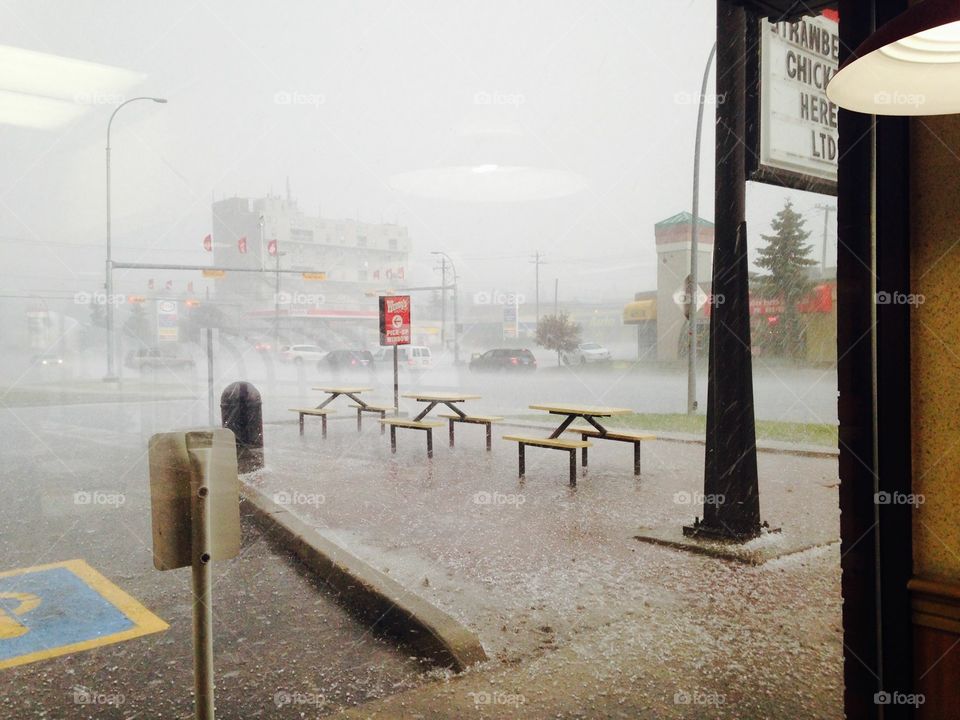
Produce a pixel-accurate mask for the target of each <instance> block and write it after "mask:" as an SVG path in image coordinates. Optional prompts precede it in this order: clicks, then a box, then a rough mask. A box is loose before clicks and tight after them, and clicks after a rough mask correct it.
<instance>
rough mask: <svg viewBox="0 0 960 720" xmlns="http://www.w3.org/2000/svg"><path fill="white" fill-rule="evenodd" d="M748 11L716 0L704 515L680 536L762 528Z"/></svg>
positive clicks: (736, 535) (744, 536) (730, 536)
mask: <svg viewBox="0 0 960 720" xmlns="http://www.w3.org/2000/svg"><path fill="white" fill-rule="evenodd" d="M746 32H747V15H746V11H745V10H744V8H743V7H741V6H739V5H736V4H735V3H734V1H733V0H717V41H718V43H717V81H716V82H717V95H718V97H719V96H722V97H723V99H724V100H723V102H722V103H720V104H718V105H717V137H716V159H717V170H716V179H715V180H716V181H715V186H716V187H715V189H714V197H715V202H714V207H715V208H716V226H715V227H716V232H715V240H714V250H713V288H712V290H713V293H714V294H715V295H716V296H717V298H718V299H719V298H720V297H721V296H722V297H723V302H722V303H719V302H718V303H716V304H714V306H713V308H712V310H711V318H710V363H709V372H708V376H707V432H706V448H705V452H704V479H703V494H704V496H706V497H714V498H721V497H722V498H723V500H722V502H719V503H704V506H703V520H702V521H700V520H699V519H697V518H695V519H694V522H693V524H691V525H688V526H686V527H684V528H683V532H684V534H685V535H694V536H697V537H710V538H715V539H724V540H735V541H741V542H742V541H745V540H749V539H750V538H753V537H756V536H758V535H759V534H760V532H761V522H760V499H759V483H758V481H757V438H756V426H755V418H754V409H753V358H752V355H751V351H750V300H749V279H750V272H749V270H750V267H749V261H748V257H747V223H746V219H745V217H746V179H747V178H746V158H745V156H744V152H743V137H744V136H745V123H746V115H747V112H746V104H747V94H746V93H747V90H746V86H747V84H746V63H747V58H748V53H747V47H746Z"/></svg>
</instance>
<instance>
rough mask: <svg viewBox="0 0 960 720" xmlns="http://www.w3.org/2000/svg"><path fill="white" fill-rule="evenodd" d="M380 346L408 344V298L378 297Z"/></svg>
mask: <svg viewBox="0 0 960 720" xmlns="http://www.w3.org/2000/svg"><path fill="white" fill-rule="evenodd" d="M380 344H381V345H384V346H387V345H409V344H410V296H409V295H381V296H380Z"/></svg>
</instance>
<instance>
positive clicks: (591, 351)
mask: <svg viewBox="0 0 960 720" xmlns="http://www.w3.org/2000/svg"><path fill="white" fill-rule="evenodd" d="M560 357H561V358H562V359H563V362H564V363H565V364H566V365H587V364H588V363H598V362H608V361H609V360H610V351H609V350H607V349H606V348H605V347H604V346H603V345H599V344H597V343H593V342H586V343H580V344H579V345H577V347H575V348H574V349H573V350H570V351H569V352H565V353H561V354H560Z"/></svg>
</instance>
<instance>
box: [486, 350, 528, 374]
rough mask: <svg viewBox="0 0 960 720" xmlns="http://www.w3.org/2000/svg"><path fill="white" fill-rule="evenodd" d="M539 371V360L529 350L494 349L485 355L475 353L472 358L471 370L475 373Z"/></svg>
mask: <svg viewBox="0 0 960 720" xmlns="http://www.w3.org/2000/svg"><path fill="white" fill-rule="evenodd" d="M536 369H537V359H536V358H535V357H534V356H533V353H532V352H530V351H529V350H527V349H523V350H517V349H516V348H494V349H493V350H487V351H486V352H485V353H482V354H480V353H474V355H473V357H472V358H470V370H471V371H473V372H483V371H488V372H494V371H499V372H508V371H512V370H518V371H526V372H530V371H532V370H536Z"/></svg>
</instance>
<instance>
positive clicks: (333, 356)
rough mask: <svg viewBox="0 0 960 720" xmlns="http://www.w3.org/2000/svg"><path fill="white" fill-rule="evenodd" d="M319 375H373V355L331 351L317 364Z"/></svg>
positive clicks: (355, 351)
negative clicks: (350, 373) (351, 373)
mask: <svg viewBox="0 0 960 720" xmlns="http://www.w3.org/2000/svg"><path fill="white" fill-rule="evenodd" d="M317 370H319V371H320V372H321V373H329V372H333V373H334V374H340V373H343V372H356V373H369V374H372V373H373V355H371V354H370V351H369V350H331V351H330V352H328V353H327V354H326V355H324V356H323V357H322V358H320V360H319V361H318V362H317Z"/></svg>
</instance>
